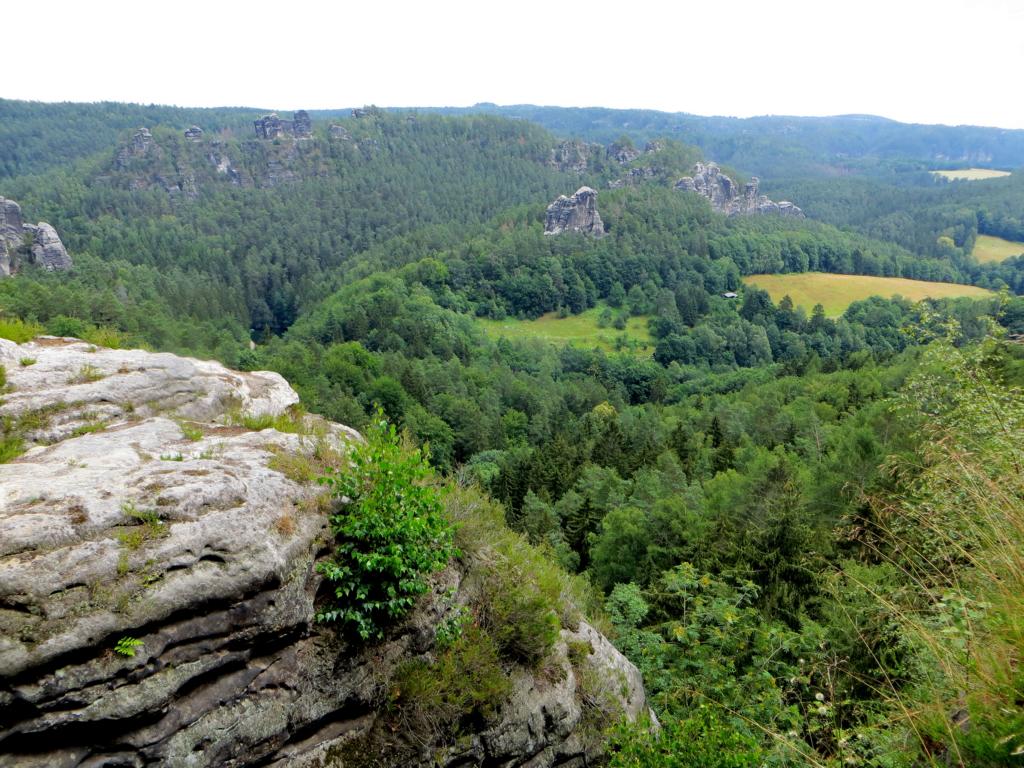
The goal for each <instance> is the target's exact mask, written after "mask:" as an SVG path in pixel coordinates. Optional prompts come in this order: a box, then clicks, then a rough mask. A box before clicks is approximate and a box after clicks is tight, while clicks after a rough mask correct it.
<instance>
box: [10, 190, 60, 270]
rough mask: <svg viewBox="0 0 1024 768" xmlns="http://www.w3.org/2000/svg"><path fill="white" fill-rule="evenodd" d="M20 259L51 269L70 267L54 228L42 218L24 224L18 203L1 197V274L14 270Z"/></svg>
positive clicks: (19, 264)
mask: <svg viewBox="0 0 1024 768" xmlns="http://www.w3.org/2000/svg"><path fill="white" fill-rule="evenodd" d="M23 262H27V263H29V264H36V265H38V266H40V267H43V268H44V269H47V270H51V271H52V270H64V269H70V268H71V257H70V256H68V252H67V251H66V250H65V249H64V244H63V243H62V242H61V241H60V237H59V236H58V235H57V230H55V229H54V228H53V227H51V226H50V225H49V224H47V223H46V222H45V221H41V222H39V223H38V224H26V223H25V221H24V220H23V219H22V216H21V206H20V205H18V204H17V203H16V202H14V201H13V200H8V199H6V198H4V197H0V275H5V276H6V275H12V274H14V273H15V272H17V271H18V268H19V267H20V266H21V264H22V263H23Z"/></svg>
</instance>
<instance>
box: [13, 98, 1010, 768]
mask: <svg viewBox="0 0 1024 768" xmlns="http://www.w3.org/2000/svg"><path fill="white" fill-rule="evenodd" d="M517 110H518V108H509V109H502V110H497V111H498V112H499V113H501V114H506V115H508V114H514V115H516V116H520V117H521V116H525V117H529V118H530V121H528V120H524V119H509V118H508V117H505V116H501V115H500V114H499V115H493V114H487V115H468V116H450V115H437V114H430V113H427V112H418V113H412V112H387V111H381V110H375V109H369V110H366V111H363V112H360V113H359V115H352V116H349V115H345V116H343V115H341V114H340V113H313V117H314V120H315V124H314V125H315V130H314V136H313V137H312V138H310V139H303V140H296V139H293V138H291V137H287V136H285V137H281V138H278V139H273V140H257V139H256V138H255V137H254V136H253V135H252V131H251V120H252V118H253V116H254V115H258V114H260V112H258V111H255V110H178V109H171V108H157V107H131V106H127V105H115V104H110V105H92V106H79V105H35V104H25V103H20V102H0V116H2V117H3V119H0V126H2V127H0V194H2V195H4V196H5V197H8V198H12V199H16V200H18V201H19V202H20V203H21V205H22V207H23V209H24V210H25V212H26V216H27V217H28V218H30V219H31V220H32V221H36V220H40V219H42V220H45V221H48V222H50V223H52V224H53V225H54V226H55V227H56V228H57V229H58V231H59V232H60V234H61V237H62V238H63V240H64V242H65V244H66V245H67V247H68V250H69V251H70V252H71V255H72V257H73V259H74V262H75V266H74V268H73V269H72V270H71V271H69V272H50V273H47V272H43V271H39V270H34V269H31V268H26V269H24V270H23V271H22V272H20V273H19V274H18V275H16V276H13V277H11V278H7V279H4V280H3V281H0V311H2V312H3V317H2V318H0V329H2V330H3V332H4V335H7V336H10V337H15V338H24V337H26V336H30V335H32V334H34V333H37V332H48V333H53V334H59V335H73V336H80V337H83V338H87V339H90V340H96V343H103V344H108V345H145V346H148V347H151V348H154V349H160V350H170V351H176V352H181V353H187V354H192V355H197V356H206V357H216V358H217V359H220V360H222V361H224V362H226V363H228V364H229V365H231V366H234V367H240V368H243V369H248V370H257V369H259V370H263V369H269V370H274V371H278V372H280V373H282V374H283V375H284V376H285V377H286V378H287V379H288V381H289V382H290V383H291V384H292V385H293V386H294V387H295V388H296V390H297V391H298V392H299V394H300V395H301V398H302V401H303V404H304V407H305V408H307V409H308V410H309V411H312V412H315V413H319V414H322V415H324V416H325V417H327V418H329V419H332V420H335V421H339V422H342V423H345V424H349V425H351V426H353V427H356V428H360V429H362V428H366V427H367V426H368V425H370V424H371V422H372V420H373V419H374V418H375V414H376V412H377V409H381V410H382V411H383V414H384V415H385V416H386V418H387V419H388V420H389V421H390V422H391V423H392V424H394V425H396V426H397V427H398V428H399V429H401V430H404V432H405V433H406V434H407V435H408V436H409V438H410V439H411V440H413V441H415V442H416V443H417V444H421V445H425V446H428V447H429V455H430V457H431V461H432V462H433V464H434V466H435V467H436V468H437V469H438V470H439V471H440V472H441V473H443V474H444V475H446V476H447V477H450V478H452V479H453V480H455V481H457V482H458V483H460V484H463V485H469V486H474V487H475V488H478V489H479V490H480V491H481V492H483V493H485V494H486V495H487V496H489V497H490V498H491V499H493V500H495V501H496V502H499V503H500V505H501V508H502V509H503V514H504V518H505V523H506V524H507V525H508V526H509V527H511V528H512V529H514V530H516V531H519V532H521V533H523V534H525V535H526V536H527V537H528V538H529V540H530V541H531V542H532V543H534V544H536V545H538V546H540V547H542V548H544V551H545V552H547V553H548V554H549V555H550V558H551V559H552V560H553V561H555V562H557V563H558V564H559V565H560V566H561V567H562V568H564V569H565V570H567V571H569V572H572V573H576V574H579V575H581V576H582V577H583V578H584V579H586V580H587V581H589V583H590V584H591V585H592V586H593V589H594V590H595V591H596V593H597V594H598V595H599V602H600V603H602V604H603V611H604V616H603V621H604V624H605V625H606V626H607V628H608V631H609V634H610V635H611V637H612V639H613V640H614V642H615V643H616V645H617V646H618V647H619V648H620V649H621V650H622V651H623V652H624V653H625V654H626V655H627V656H628V657H629V658H630V659H631V660H632V661H633V662H634V663H635V664H636V665H637V666H638V667H639V668H640V670H641V671H642V673H643V676H644V681H645V684H646V686H647V689H648V692H649V694H650V695H651V699H652V705H653V710H654V713H655V714H656V716H657V718H658V719H659V721H660V723H661V729H660V731H652V730H651V729H649V728H648V727H646V725H642V726H636V727H625V726H622V727H614V724H611V725H612V726H613V727H612V728H611V730H610V732H609V753H608V759H609V760H610V762H611V764H612V765H616V766H660V765H678V766H723V767H724V766H762V765H772V766H776V765H778V766H782V765H793V766H799V765H815V766H840V765H864V766H878V767H879V768H881V767H883V766H885V767H889V766H908V768H909V767H910V766H924V765H971V766H988V765H992V766H996V765H1000V766H1001V765H1014V764H1016V763H1015V762H1014V761H1015V760H1017V759H1019V758H1018V755H1019V754H1020V753H1021V750H1024V735H1022V730H1021V729H1022V727H1024V710H1022V708H1021V699H1022V698H1024V677H1022V676H1021V672H1020V669H1019V657H1020V652H1021V650H1022V645H1021V618H1022V616H1024V613H1022V612H1021V611H1022V606H1021V605H1020V599H1021V598H1020V595H1021V591H1020V589H1019V587H1021V586H1022V585H1021V583H1020V581H1021V578H1022V576H1021V574H1022V573H1024V570H1022V568H1021V565H1022V562H1024V559H1022V555H1021V551H1022V550H1021V544H1022V543H1024V542H1022V541H1021V533H1022V531H1024V527H1022V518H1021V511H1022V510H1021V506H1020V503H1021V502H1020V500H1021V488H1020V461H1021V456H1020V451H1021V448H1020V446H1021V440H1020V438H1021V434H1022V432H1021V430H1022V428H1024V423H1022V419H1024V400H1022V396H1021V390H1020V387H1021V385H1024V347H1022V346H1021V345H1020V344H1019V343H1018V342H1017V341H1015V338H1019V336H1020V334H1024V298H1021V297H1019V296H1018V295H1017V294H1024V259H1013V258H1011V259H1008V260H1006V261H1004V262H1002V263H999V264H980V263H979V262H978V261H977V260H976V259H975V258H974V257H973V256H972V255H971V252H972V247H973V244H974V241H975V239H976V238H977V236H978V235H979V234H990V235H995V236H999V237H1003V238H1007V239H1024V237H1022V235H1024V187H1022V184H1024V182H1022V181H1021V178H1020V175H1019V174H1014V175H1012V176H1010V177H1008V178H1006V179H996V180H992V181H986V182H983V183H946V182H941V181H936V180H934V179H933V178H932V177H931V176H930V175H928V174H926V173H922V172H921V171H922V170H923V169H924V168H926V167H927V166H928V164H929V163H930V162H931V161H932V160H934V158H936V157H939V156H942V155H948V156H957V157H958V156H959V155H958V154H957V153H958V152H961V150H962V149H963V148H964V147H974V146H978V147H983V148H985V151H989V152H991V154H993V156H995V157H997V158H998V160H997V161H995V162H999V163H1002V164H1005V165H1015V164H1019V163H1021V162H1022V161H1024V140H1022V138H1021V137H1019V136H1017V133H1018V132H1006V134H1007V135H1006V136H1001V137H996V136H995V135H994V134H992V133H991V132H989V131H987V130H986V129H966V128H963V129H961V128H957V129H941V130H940V129H929V128H925V127H918V126H903V125H900V124H893V123H889V122H887V121H880V120H876V119H859V118H857V119H855V118H836V119H834V120H831V121H818V122H814V121H805V122H802V123H800V125H801V126H803V127H802V128H801V130H800V131H797V133H796V135H795V137H794V136H792V135H790V134H789V133H787V132H781V131H778V130H776V126H777V125H779V123H777V122H774V121H784V120H789V119H788V118H773V119H767V118H766V119H764V120H761V121H755V122H752V123H750V125H751V126H754V127H756V128H757V131H759V132H758V133H756V134H755V138H754V139H752V140H751V139H744V140H742V141H741V140H740V139H739V138H738V137H737V134H738V133H739V132H740V131H739V129H738V128H737V126H736V125H734V124H733V123H730V122H729V121H727V120H725V119H710V118H691V117H690V116H664V115H660V113H643V114H637V115H634V114H633V113H629V114H628V115H627V114H625V113H623V114H618V113H613V112H612V111H601V112H598V111H595V110H575V111H571V112H570V111H557V110H549V111H544V110H539V109H537V110H525V109H524V110H518V111H517ZM484 111H495V110H484ZM640 118H644V119H643V120H641V119H640ZM531 121H537V122H539V123H541V124H544V125H547V126H548V127H550V128H552V129H555V130H558V131H559V132H560V133H565V134H572V135H577V136H581V137H582V138H586V139H595V138H596V139H600V140H604V141H612V140H614V141H615V142H616V147H617V148H618V149H621V148H622V147H623V146H627V145H628V146H629V148H631V149H634V148H635V150H636V151H635V152H633V153H629V156H628V157H627V159H625V160H622V159H616V147H613V148H611V149H609V150H608V151H607V152H605V151H604V150H602V151H601V152H596V151H595V155H594V157H593V158H592V159H591V161H590V162H588V163H587V164H585V167H582V168H580V167H577V168H571V167H565V164H564V163H560V162H558V161H557V158H558V156H559V155H558V152H559V148H560V147H561V146H562V139H560V138H557V137H555V136H554V135H552V134H551V133H549V132H548V131H547V130H546V129H545V128H544V127H541V125H538V124H535V123H534V122H531ZM193 123H196V124H200V125H202V127H203V129H204V132H205V135H204V138H203V139H202V140H201V141H199V142H193V141H188V140H186V139H185V138H184V136H183V134H182V131H183V130H184V129H185V128H187V127H188V126H189V125H191V124H193ZM627 123H628V126H627ZM142 125H147V126H148V127H149V129H150V132H151V135H150V138H149V139H146V140H145V141H135V140H133V134H134V132H135V131H136V129H137V128H139V127H140V126H142ZM630 131H632V135H631V136H630V135H623V134H624V133H629V132H630ZM660 137H663V138H660ZM654 139H660V140H659V141H657V142H655V143H652V144H645V142H648V141H652V140H654ZM681 142H686V143H685V144H684V143H681ZM851 142H856V143H858V144H859V145H860V146H861V154H860V155H859V156H858V158H857V159H856V161H855V162H852V163H851V167H853V168H854V169H855V170H856V171H858V172H857V173H855V174H854V175H851V176H850V177H844V178H828V179H823V178H821V176H822V175H824V174H822V173H821V172H820V166H819V164H820V163H825V162H832V161H831V160H828V158H827V157H826V156H827V155H828V156H832V155H834V153H836V152H840V151H844V150H843V147H846V146H847V145H848V144H849V143H851ZM640 147H644V150H643V151H642V152H641V150H640V149H639V148H640ZM730 148H731V149H730ZM702 157H706V158H708V159H714V160H718V161H720V162H723V163H729V164H731V165H732V166H734V167H735V168H736V169H737V170H736V171H734V173H735V174H736V175H737V176H738V177H743V174H750V173H770V172H772V171H774V174H773V175H774V176H776V177H777V178H776V179H774V180H773V179H771V178H769V179H767V180H766V181H765V185H764V190H765V191H769V192H771V194H773V195H778V196H785V197H786V198H787V199H790V200H794V201H795V202H797V203H798V204H799V205H800V206H801V207H802V208H803V209H804V211H805V212H806V213H807V218H806V219H796V218H793V219H790V218H781V217H772V216H750V217H746V216H734V217H727V216H724V215H722V214H720V213H716V212H715V211H714V210H713V209H712V207H711V205H709V203H708V201H707V200H705V199H703V198H702V197H700V196H698V195H693V194H689V193H684V192H681V191H678V190H676V189H674V188H673V186H672V182H673V181H674V180H675V179H676V178H678V177H679V176H681V175H683V174H685V173H687V172H688V170H689V167H690V166H691V165H692V163H693V162H694V161H695V160H696V159H699V158H702ZM655 166H656V167H657V172H656V173H655V172H652V173H641V174H638V177H640V178H642V181H640V182H638V183H630V184H623V185H618V186H617V188H609V182H614V181H615V180H617V179H619V178H622V177H623V176H624V175H626V174H628V173H629V171H630V169H643V168H650V167H655ZM890 177H891V178H890ZM583 184H589V185H590V186H593V187H594V188H596V189H598V190H599V196H598V206H599V208H600V213H601V217H602V219H603V221H604V233H603V234H604V236H603V237H599V238H595V237H590V236H587V235H584V234H581V233H571V232H570V233H566V234H562V235H558V236H550V235H546V234H545V233H544V218H545V208H546V206H547V204H548V203H549V202H550V201H551V200H552V199H554V198H555V197H556V196H557V195H559V194H563V193H564V194H570V193H571V192H572V191H573V190H575V189H576V188H577V187H579V186H581V185H583ZM612 186H616V185H612ZM808 271H814V272H826V273H837V274H849V275H870V276H885V277H905V278H912V279H918V280H930V281H939V282H946V283H965V284H973V285H978V286H981V287H984V288H989V289H992V290H993V291H995V293H993V294H992V295H991V296H990V298H987V299H983V300H970V299H945V300H928V301H924V302H919V303H912V302H910V301H907V300H904V299H901V298H881V297H875V298H870V299H867V300H864V301H858V302H854V303H852V304H850V305H849V306H848V307H847V308H846V309H845V310H844V311H843V312H842V313H841V314H839V315H829V314H827V313H826V311H825V309H824V307H822V306H821V305H819V306H817V307H814V308H812V309H810V311H808V310H807V309H806V308H803V307H798V306H795V305H794V303H793V301H792V300H790V299H789V298H788V297H787V298H783V299H781V300H780V301H777V302H776V301H773V300H772V298H771V297H770V296H769V295H768V294H767V293H766V292H764V291H762V290H759V289H757V288H755V287H751V286H746V285H745V284H744V283H743V281H742V278H743V277H744V276H747V275H753V274H759V273H804V272H808ZM726 294H730V296H729V297H727V296H726ZM593 308H599V309H600V310H601V312H602V315H603V317H604V321H605V322H606V324H607V325H609V326H611V327H613V328H622V327H624V325H625V319H626V318H631V317H632V318H644V319H645V320H646V322H647V327H648V329H649V334H650V338H651V344H650V348H649V349H647V350H644V349H639V348H636V346H635V345H634V346H630V344H629V343H628V340H627V339H626V338H625V336H623V337H622V341H621V343H620V345H619V348H618V349H617V350H615V351H608V350H603V349H601V348H598V347H596V346H595V347H590V346H588V345H586V344H577V345H568V344H563V345H559V344H552V343H549V342H546V341H543V340H539V339H535V340H526V341H523V340H511V339H508V338H503V337H502V338H493V337H491V336H489V335H488V334H486V333H485V332H484V330H483V326H482V321H484V320H511V321H515V320H526V319H535V318H538V317H542V316H549V317H551V316H554V317H557V316H561V317H572V316H576V315H579V314H580V313H583V312H585V311H587V310H590V309H593ZM599 618H601V617H599ZM466 684H467V685H470V684H471V682H470V681H467V682H466ZM673 761H674V762H673Z"/></svg>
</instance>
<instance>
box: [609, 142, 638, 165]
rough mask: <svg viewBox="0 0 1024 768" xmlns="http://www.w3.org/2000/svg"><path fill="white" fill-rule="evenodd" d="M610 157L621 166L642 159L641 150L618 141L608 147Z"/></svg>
mask: <svg viewBox="0 0 1024 768" xmlns="http://www.w3.org/2000/svg"><path fill="white" fill-rule="evenodd" d="M608 156H609V157H611V158H612V160H614V161H615V162H617V163H619V164H620V165H625V164H626V163H631V162H633V161H634V160H636V159H637V158H638V157H640V150H638V149H637V148H636V147H634V146H633V145H632V144H626V143H624V142H619V141H616V142H613V143H612V144H609V145H608Z"/></svg>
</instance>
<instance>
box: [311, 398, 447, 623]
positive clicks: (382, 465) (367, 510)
mask: <svg viewBox="0 0 1024 768" xmlns="http://www.w3.org/2000/svg"><path fill="white" fill-rule="evenodd" d="M349 461H350V462H351V465H352V466H351V468H346V467H342V468H339V469H335V470H334V471H333V472H332V473H330V474H328V475H327V476H325V477H323V478H321V482H322V483H324V484H326V485H328V486H330V488H331V492H332V495H334V496H335V497H337V498H347V499H348V500H349V503H348V504H347V505H346V506H345V508H344V509H342V511H341V512H339V513H337V514H335V515H332V516H331V529H332V530H333V532H334V534H335V536H336V538H337V548H336V550H335V553H334V557H333V558H332V559H331V560H329V561H326V562H323V563H320V565H319V566H318V570H319V571H320V573H322V574H323V575H324V577H325V578H326V579H327V580H328V581H329V582H331V584H332V585H333V587H334V596H335V600H336V602H335V603H334V604H333V605H331V606H329V607H327V608H325V609H324V610H322V611H320V612H319V613H318V614H317V618H318V620H320V621H325V622H335V621H337V622H341V623H342V624H343V625H345V627H347V628H349V629H352V630H354V631H355V632H356V633H357V634H358V635H359V637H361V638H362V639H364V640H366V639H368V638H371V637H375V638H381V637H383V635H384V628H385V625H386V624H387V623H388V622H390V621H394V620H396V619H399V618H401V617H402V616H404V615H405V614H406V613H408V611H409V610H410V609H411V608H412V607H413V605H414V604H415V601H416V598H417V597H418V596H419V595H421V594H422V593H423V592H425V591H426V590H427V579H426V577H427V576H428V575H429V574H431V573H433V572H435V571H438V570H440V569H442V568H444V566H445V565H446V564H447V563H448V560H449V559H450V558H451V557H452V555H453V554H454V553H455V550H454V545H453V538H454V532H453V528H452V526H451V524H450V523H449V522H448V520H447V519H446V518H445V517H444V514H443V511H442V510H443V508H442V504H441V494H440V491H439V490H438V489H437V488H436V487H434V486H433V485H432V484H431V482H432V480H433V477H434V476H433V472H432V470H431V469H430V463H429V460H428V457H427V455H426V454H425V453H424V452H423V451H420V450H412V449H410V448H407V447H405V446H403V444H402V442H401V441H400V439H399V437H398V434H397V432H396V430H395V427H394V425H391V424H388V423H387V421H385V420H384V419H383V418H382V415H381V414H380V412H378V419H377V422H376V423H375V424H373V425H372V426H371V427H370V428H369V429H368V430H367V442H366V443H365V444H363V445H357V446H355V447H353V449H352V451H351V453H350V454H349Z"/></svg>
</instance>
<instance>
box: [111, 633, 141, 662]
mask: <svg viewBox="0 0 1024 768" xmlns="http://www.w3.org/2000/svg"><path fill="white" fill-rule="evenodd" d="M142 645H143V642H142V641H141V640H139V639H138V638H137V637H129V636H128V635H125V636H124V637H122V638H121V639H119V640H118V641H117V642H116V643H114V653H116V654H118V655H120V656H127V657H129V658H130V657H132V656H134V655H135V650H136V649H137V648H141V647H142Z"/></svg>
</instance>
